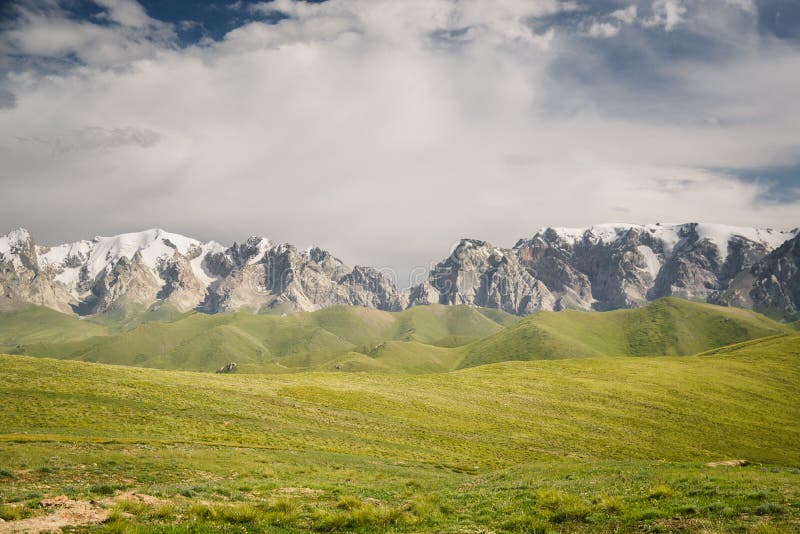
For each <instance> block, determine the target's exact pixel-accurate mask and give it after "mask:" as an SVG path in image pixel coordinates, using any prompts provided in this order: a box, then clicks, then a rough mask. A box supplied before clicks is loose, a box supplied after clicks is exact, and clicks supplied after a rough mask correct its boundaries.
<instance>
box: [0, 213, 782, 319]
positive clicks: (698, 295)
mask: <svg viewBox="0 0 800 534" xmlns="http://www.w3.org/2000/svg"><path fill="white" fill-rule="evenodd" d="M797 235H798V230H797V229H795V230H792V231H780V230H772V229H758V228H748V227H739V226H726V225H719V224H705V223H699V224H698V223H687V224H658V223H657V224H644V225H640V224H626V223H607V224H598V225H594V226H589V227H583V228H562V227H548V228H542V229H540V230H539V231H538V232H537V233H536V234H534V235H533V237H531V238H529V239H523V240H520V241H518V242H517V244H516V245H515V246H514V247H512V248H510V249H506V248H500V247H496V246H494V245H492V244H491V243H487V242H485V241H481V240H477V239H462V240H460V241H459V242H458V244H457V245H456V246H455V247H454V248H453V250H452V251H451V253H450V255H449V256H448V257H447V258H445V259H444V260H443V261H441V262H440V263H439V264H437V265H436V267H435V268H434V269H433V270H431V271H430V273H429V276H428V279H427V280H426V281H425V282H423V283H422V284H420V285H419V286H416V287H414V288H411V290H410V292H409V293H404V292H402V291H400V290H398V289H397V287H396V286H395V285H394V284H393V283H392V282H391V281H389V280H388V278H386V277H385V276H383V275H382V274H381V273H380V272H378V271H376V270H375V269H370V268H368V267H350V266H348V265H346V264H344V263H343V262H342V261H341V260H339V259H337V258H336V257H335V256H333V255H332V254H330V253H329V252H327V251H325V250H322V249H320V248H318V247H309V248H308V249H305V250H298V249H297V248H295V247H294V246H292V245H290V244H288V243H281V244H274V243H273V242H271V241H270V240H269V239H266V238H263V237H250V238H248V239H247V240H245V241H243V242H241V243H234V244H233V245H232V246H230V247H224V246H223V245H220V244H219V243H215V242H213V241H210V242H207V243H204V242H201V241H198V240H196V239H192V238H189V237H186V236H183V235H180V234H174V233H170V232H166V231H164V230H161V229H150V230H145V231H142V232H133V233H126V234H120V235H117V236H110V237H95V238H94V239H92V240H83V241H77V242H74V243H66V244H63V245H57V246H51V247H48V246H36V245H35V244H34V241H33V239H32V238H31V235H30V233H29V232H28V231H27V230H25V229H17V230H14V231H12V232H10V233H8V234H7V235H5V236H0V307H2V306H5V305H8V304H10V305H12V306H13V305H16V304H19V303H24V302H31V303H35V304H40V305H45V306H50V307H52V308H55V309H59V310H62V311H70V310H74V311H77V313H79V314H81V315H86V314H95V313H102V312H104V311H108V310H114V309H119V308H125V307H127V306H128V305H130V304H133V305H135V307H136V308H137V309H141V307H142V306H144V307H145V308H146V307H148V306H150V305H152V304H154V303H168V304H170V305H172V306H174V307H176V308H177V309H179V310H191V309H197V310H202V311H206V312H209V313H217V312H221V311H234V310H240V309H249V310H263V309H272V310H285V311H310V310H316V309H319V308H323V307H326V306H332V305H337V304H341V305H362V306H369V307H374V308H379V309H384V310H398V309H402V308H404V307H406V306H407V305H418V304H427V303H441V304H468V305H475V306H485V307H491V308H499V309H503V310H505V311H508V312H510V313H516V314H520V315H525V314H528V313H533V312H535V311H537V310H542V309H546V310H549V309H553V310H560V309H564V308H580V309H596V310H608V309H617V308H630V307H636V306H641V305H642V304H644V303H646V302H647V301H649V300H653V299H656V298H659V297H664V296H678V297H683V298H688V299H693V300H706V301H710V302H723V303H728V304H733V305H741V306H754V305H756V304H757V303H758V302H760V301H759V298H755V297H753V296H752V295H751V292H752V291H754V290H755V289H758V287H762V286H763V287H766V285H765V284H766V282H765V283H761V282H758V287H756V286H754V285H753V283H754V282H753V280H754V278H753V276H750V274H749V273H750V271H751V269H753V268H754V266H755V265H756V264H757V263H759V262H760V261H761V260H762V259H763V258H765V257H766V256H767V255H768V254H770V253H771V252H772V251H774V250H776V249H778V248H779V247H780V246H781V245H782V244H783V243H784V242H787V241H788V240H789V239H791V238H794V237H795V236H797ZM792 250H794V249H792ZM787 261H788V260H787ZM774 263H775V265H778V264H779V263H780V262H774ZM784 263H785V262H784ZM782 265H783V263H780V266H781V268H783V267H782ZM777 268H778V267H776V269H777ZM762 271H764V272H767V271H768V269H766V268H764V269H762ZM770 272H771V271H770ZM793 280H794V278H791V279H789V281H788V282H786V283H785V284H784V285H783V286H780V288H779V289H780V291H794V289H793V287H794V286H793V285H792V284H794V283H795V282H794V281H793ZM784 286H786V287H784ZM790 286H791V287H790ZM770 287H771V286H770ZM776 287H777V286H776ZM787 288H788V289H787ZM770 291H772V290H770ZM777 291H778V290H777V289H776V290H775V291H772V293H776V292H777ZM772 293H770V295H772ZM776 294H777V293H776ZM753 295H754V294H753ZM756 297H757V295H756ZM770 298H772V297H770ZM761 300H764V299H761ZM784 300H786V299H784ZM772 301H775V302H784V301H782V300H780V299H778V298H777V297H775V298H772Z"/></svg>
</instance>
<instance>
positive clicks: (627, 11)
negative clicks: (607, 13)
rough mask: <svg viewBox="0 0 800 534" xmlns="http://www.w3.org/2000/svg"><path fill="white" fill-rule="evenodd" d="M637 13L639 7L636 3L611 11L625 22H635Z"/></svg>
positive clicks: (619, 19) (613, 15)
mask: <svg viewBox="0 0 800 534" xmlns="http://www.w3.org/2000/svg"><path fill="white" fill-rule="evenodd" d="M637 13H638V7H637V6H636V4H633V5H630V6H628V7H626V8H623V9H617V10H616V11H614V12H612V13H611V17H612V18H615V19H617V20H618V21H620V22H622V23H623V24H633V23H634V21H635V20H636V15H637Z"/></svg>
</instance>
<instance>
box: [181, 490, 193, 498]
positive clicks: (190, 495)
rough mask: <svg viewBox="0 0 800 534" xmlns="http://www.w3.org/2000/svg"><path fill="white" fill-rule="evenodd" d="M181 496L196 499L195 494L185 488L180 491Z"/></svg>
mask: <svg viewBox="0 0 800 534" xmlns="http://www.w3.org/2000/svg"><path fill="white" fill-rule="evenodd" d="M180 494H181V495H183V496H184V497H194V492H193V491H192V490H191V489H189V488H183V489H182V490H181V491H180Z"/></svg>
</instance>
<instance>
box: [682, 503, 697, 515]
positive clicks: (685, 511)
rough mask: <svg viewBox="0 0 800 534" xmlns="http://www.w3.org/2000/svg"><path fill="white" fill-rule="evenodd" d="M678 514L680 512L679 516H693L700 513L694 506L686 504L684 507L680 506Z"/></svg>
mask: <svg viewBox="0 0 800 534" xmlns="http://www.w3.org/2000/svg"><path fill="white" fill-rule="evenodd" d="M678 512H680V514H681V515H695V514H696V513H698V512H700V509H699V508H698V507H697V505H695V504H687V505H686V506H682V507H681V508H680V509H679V510H678Z"/></svg>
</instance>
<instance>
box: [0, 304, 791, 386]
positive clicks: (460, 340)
mask: <svg viewBox="0 0 800 534" xmlns="http://www.w3.org/2000/svg"><path fill="white" fill-rule="evenodd" d="M157 313H158V311H157V310H155V311H153V314H157ZM152 317H153V319H156V318H158V319H160V320H153V321H150V322H145V323H143V324H140V325H138V326H136V327H134V328H132V329H130V330H127V331H123V332H109V331H108V330H107V329H105V328H104V327H101V326H99V325H98V324H94V323H88V322H86V320H78V319H76V318H74V317H71V316H66V315H62V314H59V313H57V312H53V311H51V310H47V309H42V308H33V307H32V308H29V309H27V310H26V311H25V312H23V313H17V314H0V347H4V350H5V351H6V352H11V353H14V354H27V355H32V356H44V357H55V358H60V359H74V360H82V361H89V362H99V363H108V364H118V365H131V366H139V367H152V368H159V369H174V370H178V369H180V370H193V371H213V370H215V369H217V368H219V367H221V366H222V365H224V364H225V363H227V362H230V361H235V362H236V363H237V364H238V365H239V372H244V373H264V372H267V373H280V372H297V371H301V370H320V371H333V370H342V371H376V372H390V373H429V372H446V371H451V370H454V369H457V368H465V367H474V366H477V365H482V364H486V363H496V362H501V361H525V360H540V359H564V358H584V357H593V356H626V355H686V354H694V353H697V352H701V351H704V350H708V349H712V348H716V347H721V346H725V345H729V344H731V343H737V342H741V341H745V340H749V339H754V338H758V337H763V336H768V335H772V334H776V333H780V332H786V331H792V330H793V328H792V326H790V325H785V324H781V323H777V322H774V321H772V320H770V319H768V318H766V317H764V316H762V315H759V314H756V313H753V312H751V311H747V310H741V309H737V308H724V307H718V306H712V305H709V304H698V303H692V302H688V301H684V300H679V299H662V300H659V301H656V302H653V303H651V304H649V305H647V306H645V307H644V308H640V309H636V310H618V311H613V312H581V311H574V310H567V311H563V312H557V313H556V312H541V313H537V314H534V315H532V316H529V317H527V318H525V319H522V320H520V319H519V318H517V317H514V316H511V315H508V314H505V313H503V312H500V311H498V310H484V309H478V308H471V307H467V306H440V305H433V306H419V307H414V308H410V309H408V310H405V311H402V312H399V313H389V312H383V311H379V310H374V309H370V308H361V307H334V308H328V309H324V310H320V311H317V312H313V313H299V314H294V315H288V316H276V315H254V314H248V313H234V314H219V315H205V314H198V313H191V314H183V315H178V316H173V315H172V314H169V313H166V314H165V315H164V314H161V315H152ZM95 320H96V319H95Z"/></svg>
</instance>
